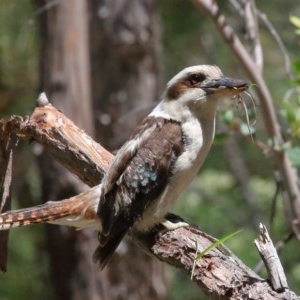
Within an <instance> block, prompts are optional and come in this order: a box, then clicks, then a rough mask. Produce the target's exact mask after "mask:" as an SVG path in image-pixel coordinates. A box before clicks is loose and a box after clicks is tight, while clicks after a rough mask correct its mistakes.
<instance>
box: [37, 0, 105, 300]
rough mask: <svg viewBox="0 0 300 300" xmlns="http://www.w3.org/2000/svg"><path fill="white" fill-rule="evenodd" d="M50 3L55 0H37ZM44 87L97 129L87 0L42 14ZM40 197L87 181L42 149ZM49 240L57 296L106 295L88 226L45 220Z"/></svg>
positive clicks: (54, 196)
mask: <svg viewBox="0 0 300 300" xmlns="http://www.w3.org/2000/svg"><path fill="white" fill-rule="evenodd" d="M37 2H38V5H39V6H40V7H43V8H45V7H47V5H48V4H49V3H51V1H46V2H45V1H37ZM40 30H41V31H40V34H41V48H42V51H41V57H40V78H41V83H40V90H41V91H45V92H46V93H47V95H48V97H49V99H51V101H52V103H53V104H55V105H56V106H57V107H59V108H60V109H61V110H62V111H64V113H66V114H67V115H68V116H69V117H70V118H71V119H72V120H73V121H74V122H75V123H77V124H79V126H80V127H81V128H82V129H84V130H86V131H87V132H88V133H89V134H90V135H93V133H94V124H93V113H92V100H91V91H90V89H91V86H90V65H89V44H88V10H87V2H86V1H85V0H74V1H72V5H70V4H69V3H68V2H67V1H60V2H58V3H57V4H56V5H54V6H48V7H47V9H46V10H45V12H44V13H43V14H41V15H40ZM38 159H39V166H40V172H41V177H42V201H43V202H44V201H49V200H58V199H62V198H64V197H66V196H70V195H74V194H76V193H78V192H80V191H82V190H83V189H84V186H83V184H82V183H81V182H80V181H79V180H78V179H77V178H75V177H74V176H73V175H72V174H70V173H69V172H68V171H67V170H65V169H63V168H62V167H61V166H60V165H58V164H57V163H56V162H55V161H54V160H53V159H52V158H51V157H49V156H48V155H47V153H45V152H44V151H42V152H41V155H39V158H38ZM47 244H48V251H49V257H50V268H51V273H52V279H53V284H54V287H55V290H56V299H64V300H67V299H108V298H107V296H106V294H105V290H106V288H104V285H105V282H106V280H105V278H103V277H105V274H102V273H100V272H99V271H98V270H97V269H96V268H95V266H94V265H93V263H92V259H91V256H92V251H93V249H94V248H95V247H96V245H97V236H96V234H95V233H91V232H88V231H80V232H78V231H77V232H76V231H74V229H69V228H58V227H54V226H47Z"/></svg>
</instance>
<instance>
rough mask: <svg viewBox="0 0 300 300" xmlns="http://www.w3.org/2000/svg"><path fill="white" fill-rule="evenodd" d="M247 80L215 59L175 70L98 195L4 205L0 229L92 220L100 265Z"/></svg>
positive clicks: (143, 223)
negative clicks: (23, 206)
mask: <svg viewBox="0 0 300 300" xmlns="http://www.w3.org/2000/svg"><path fill="white" fill-rule="evenodd" d="M247 88H248V84H247V82H245V81H243V80H238V79H232V78H228V77H225V76H223V74H222V72H221V70H220V69H219V68H218V67H216V66H210V65H199V66H193V67H189V68H186V69H184V70H182V71H181V72H180V73H178V74H177V75H176V76H175V77H174V78H172V79H171V80H170V81H169V82H168V84H167V87H166V91H165V93H164V95H163V99H162V101H161V102H160V103H159V104H158V105H157V106H156V107H155V108H154V110H153V111H152V112H151V113H150V114H149V115H148V116H147V117H146V118H145V119H144V121H143V122H142V123H141V124H140V125H139V126H138V127H137V128H136V129H135V130H134V132H133V134H132V135H131V136H130V138H129V140H128V141H127V142H126V143H125V144H124V146H123V147H122V148H121V149H120V150H119V152H118V154H117V155H116V157H115V159H114V162H113V163H112V165H111V166H110V168H109V170H108V171H107V173H106V175H105V176H104V178H103V180H102V182H101V184H100V185H99V186H98V188H97V189H98V192H99V194H100V198H97V199H95V198H93V197H91V199H89V200H87V201H83V202H76V200H74V199H70V200H64V201H60V202H48V203H46V204H44V205H41V206H38V207H35V208H30V209H27V210H26V209H25V210H19V211H11V212H6V213H3V214H1V215H0V229H9V228H11V227H18V226H23V225H28V224H31V223H38V222H49V223H54V224H60V225H70V226H75V227H80V228H85V227H92V228H95V229H97V230H98V231H99V246H98V248H97V250H96V252H95V254H94V259H95V260H96V261H97V262H98V263H99V265H100V267H101V268H103V267H104V266H105V265H106V263H107V262H108V260H109V259H110V257H111V255H112V254H113V253H114V251H115V249H116V247H117V246H118V245H119V243H120V242H121V240H122V239H123V237H124V236H125V234H126V233H127V232H128V230H129V229H131V228H134V230H137V231H142V232H147V231H149V230H150V229H151V228H153V227H154V226H155V225H157V224H158V223H160V222H161V221H162V220H163V219H164V217H165V215H166V213H167V211H168V209H169V208H170V206H172V204H173V203H174V202H175V201H176V199H177V198H178V195H179V194H180V193H181V192H182V191H183V190H184V189H185V188H186V187H187V186H188V185H189V184H190V182H191V181H192V179H193V178H194V177H195V176H196V175H197V172H198V170H199V168H200V166H201V165H202V163H203V161H204V159H205V157H206V155H207V153H208V151H209V149H210V147H211V144H212V141H213V138H214V132H215V118H216V111H217V105H218V102H219V100H220V99H222V98H224V97H232V96H235V95H238V94H240V93H241V92H243V91H245V90H246V89H247ZM99 189H100V191H99ZM55 203H56V204H55ZM45 205H48V206H45Z"/></svg>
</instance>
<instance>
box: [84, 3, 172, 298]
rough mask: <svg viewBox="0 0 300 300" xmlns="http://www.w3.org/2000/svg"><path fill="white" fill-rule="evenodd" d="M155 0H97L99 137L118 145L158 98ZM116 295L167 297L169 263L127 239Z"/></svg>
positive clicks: (120, 253)
mask: <svg viewBox="0 0 300 300" xmlns="http://www.w3.org/2000/svg"><path fill="white" fill-rule="evenodd" d="M154 4H155V1H154V0H120V1H110V0H101V1H99V0H93V1H89V5H90V12H91V27H90V29H91V31H90V49H91V67H92V96H93V103H94V111H95V118H96V122H95V124H96V139H97V140H98V141H100V142H101V144H102V145H103V146H105V147H106V148H108V149H109V150H112V151H113V150H116V149H117V148H119V147H120V146H121V145H122V144H123V142H124V141H125V140H126V139H127V138H128V137H129V135H130V133H131V131H132V130H133V128H134V127H135V126H136V125H137V123H138V122H139V121H141V119H143V118H144V117H145V116H146V114H148V113H149V111H150V110H151V109H152V107H153V106H154V103H155V102H156V101H158V99H159V91H160V90H161V89H160V87H159V83H160V73H161V72H160V71H161V70H160V67H159V65H160V64H159V54H160V53H159V52H160V42H161V41H160V24H159V17H158V12H157V10H156V8H155V5H154ZM107 272H108V278H107V279H108V281H109V283H110V287H111V288H110V292H111V293H110V297H111V299H164V298H165V296H166V278H165V275H164V266H163V265H162V264H161V263H160V262H158V261H157V260H154V259H153V258H151V257H149V256H148V255H146V254H145V253H143V252H142V251H141V250H140V249H138V248H137V247H136V245H134V244H133V243H132V242H131V241H129V240H128V239H125V240H123V241H122V243H121V245H120V246H119V248H118V249H117V251H116V253H115V255H114V256H113V259H112V261H111V262H110V263H109V265H108V266H107Z"/></svg>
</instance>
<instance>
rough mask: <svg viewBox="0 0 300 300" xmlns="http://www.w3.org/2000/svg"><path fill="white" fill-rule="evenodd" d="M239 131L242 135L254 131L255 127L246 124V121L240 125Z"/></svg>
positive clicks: (250, 133)
mask: <svg viewBox="0 0 300 300" xmlns="http://www.w3.org/2000/svg"><path fill="white" fill-rule="evenodd" d="M240 132H241V133H242V135H252V134H254V133H255V129H254V128H253V127H252V126H248V124H246V123H242V124H241V125H240Z"/></svg>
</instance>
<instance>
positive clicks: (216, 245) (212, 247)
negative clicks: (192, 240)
mask: <svg viewBox="0 0 300 300" xmlns="http://www.w3.org/2000/svg"><path fill="white" fill-rule="evenodd" d="M241 231H243V229H240V230H238V231H235V232H233V233H231V234H229V235H226V236H225V237H223V238H222V239H220V240H218V241H215V242H214V243H212V244H211V245H210V246H208V247H207V248H206V249H204V250H203V251H202V252H201V253H199V254H198V255H197V256H196V260H199V259H201V258H202V257H203V256H204V255H205V254H206V253H207V252H209V251H210V250H212V249H214V248H216V247H218V246H219V245H220V244H223V243H224V242H226V241H227V240H229V239H231V238H232V237H234V236H235V235H237V234H238V233H240V232H241Z"/></svg>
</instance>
